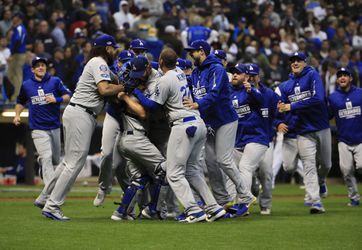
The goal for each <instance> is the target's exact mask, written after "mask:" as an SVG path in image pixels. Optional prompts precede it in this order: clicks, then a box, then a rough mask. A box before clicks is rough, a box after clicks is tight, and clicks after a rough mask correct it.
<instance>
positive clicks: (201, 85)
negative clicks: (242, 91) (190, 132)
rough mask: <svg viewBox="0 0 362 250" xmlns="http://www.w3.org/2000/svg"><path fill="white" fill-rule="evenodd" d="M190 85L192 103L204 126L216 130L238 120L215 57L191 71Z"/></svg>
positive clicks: (223, 72)
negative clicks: (196, 107) (195, 106)
mask: <svg viewBox="0 0 362 250" xmlns="http://www.w3.org/2000/svg"><path fill="white" fill-rule="evenodd" d="M191 83H192V91H193V97H194V98H195V100H194V101H195V102H197V103H198V105H199V111H200V114H201V117H202V119H203V120H204V121H205V123H206V125H208V126H211V127H212V128H214V129H217V128H219V127H221V126H222V125H225V124H227V123H230V122H233V121H236V120H237V119H238V116H237V114H236V112H235V110H234V108H233V106H232V103H231V99H230V87H229V79H228V76H227V74H226V71H225V69H224V67H223V66H222V64H221V61H220V60H219V59H218V58H217V57H216V56H215V55H212V54H211V55H208V56H207V58H206V59H205V61H203V62H202V64H201V66H200V67H197V68H195V69H194V70H193V71H192V75H191Z"/></svg>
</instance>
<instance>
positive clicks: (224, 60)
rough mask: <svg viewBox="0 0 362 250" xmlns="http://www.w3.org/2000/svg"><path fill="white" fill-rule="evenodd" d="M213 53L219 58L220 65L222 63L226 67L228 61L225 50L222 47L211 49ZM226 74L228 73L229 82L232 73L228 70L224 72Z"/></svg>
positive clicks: (231, 78)
mask: <svg viewBox="0 0 362 250" xmlns="http://www.w3.org/2000/svg"><path fill="white" fill-rule="evenodd" d="M213 54H214V55H215V56H216V57H217V58H219V59H220V60H221V63H222V65H224V68H225V69H226V67H227V65H228V61H227V57H226V53H225V51H224V50H222V49H217V50H214V51H213ZM226 74H227V75H228V78H229V82H231V81H232V80H233V75H232V74H231V73H229V72H226Z"/></svg>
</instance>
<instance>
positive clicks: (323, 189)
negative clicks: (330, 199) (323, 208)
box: [319, 183, 328, 198]
mask: <svg viewBox="0 0 362 250" xmlns="http://www.w3.org/2000/svg"><path fill="white" fill-rule="evenodd" d="M319 195H320V196H321V198H326V197H327V196H328V188H327V185H326V184H325V183H324V184H322V185H320V186H319Z"/></svg>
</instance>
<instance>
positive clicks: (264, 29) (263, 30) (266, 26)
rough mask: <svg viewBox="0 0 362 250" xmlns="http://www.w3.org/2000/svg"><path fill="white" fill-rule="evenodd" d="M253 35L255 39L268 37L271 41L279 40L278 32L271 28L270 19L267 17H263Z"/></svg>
mask: <svg viewBox="0 0 362 250" xmlns="http://www.w3.org/2000/svg"><path fill="white" fill-rule="evenodd" d="M255 35H256V36H257V37H263V36H264V37H265V36H266V37H270V38H271V39H272V40H278V41H279V40H280V36H279V32H278V30H277V29H276V28H274V27H273V26H271V24H270V18H269V17H268V16H263V17H262V20H261V25H260V27H259V28H257V29H256V32H255Z"/></svg>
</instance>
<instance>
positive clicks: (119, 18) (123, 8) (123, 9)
mask: <svg viewBox="0 0 362 250" xmlns="http://www.w3.org/2000/svg"><path fill="white" fill-rule="evenodd" d="M113 18H114V21H115V22H116V25H117V26H118V27H123V25H124V24H125V23H128V24H129V26H130V28H131V29H132V27H133V23H134V22H135V17H134V15H133V14H132V13H130V12H129V4H128V1H125V0H122V1H121V2H120V3H119V11H118V12H116V13H114V14H113Z"/></svg>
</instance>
